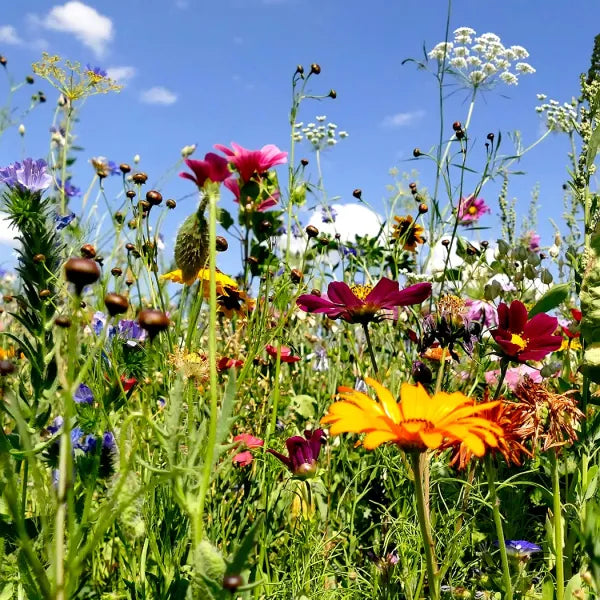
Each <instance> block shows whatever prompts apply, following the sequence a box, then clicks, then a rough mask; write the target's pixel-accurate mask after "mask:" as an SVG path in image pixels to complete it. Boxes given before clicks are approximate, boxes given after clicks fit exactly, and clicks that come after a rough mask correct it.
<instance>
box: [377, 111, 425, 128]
mask: <svg viewBox="0 0 600 600" xmlns="http://www.w3.org/2000/svg"><path fill="white" fill-rule="evenodd" d="M424 116H425V111H424V110H415V111H413V112H400V113H396V114H394V115H388V116H387V117H385V119H383V121H382V122H381V126H382V127H389V128H393V127H406V126H408V125H414V124H415V123H416V122H417V121H420V120H421V119H422V118H423V117H424Z"/></svg>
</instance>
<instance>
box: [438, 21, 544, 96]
mask: <svg viewBox="0 0 600 600" xmlns="http://www.w3.org/2000/svg"><path fill="white" fill-rule="evenodd" d="M476 33H477V32H476V31H475V30H474V29H471V28H470V27H459V28H458V29H456V30H455V31H454V39H453V40H452V41H448V42H440V43H439V44H437V45H436V46H434V47H433V48H432V49H431V50H430V52H429V54H428V56H429V58H430V59H431V60H437V61H438V63H440V68H444V69H448V71H449V72H450V73H451V74H453V75H455V76H456V77H458V78H459V79H461V80H462V81H463V83H464V84H465V85H466V86H467V87H471V88H475V89H477V88H479V87H483V86H486V87H488V86H491V85H494V84H496V83H498V82H502V83H505V84H506V85H517V83H518V81H519V75H528V74H531V73H535V69H534V68H533V67H532V66H531V65H530V64H529V63H526V62H523V60H524V59H526V58H527V57H528V56H529V52H527V50H526V49H525V48H523V46H516V45H515V46H510V47H506V46H504V44H503V43H502V41H501V40H500V37H499V36H497V35H496V34H495V33H484V34H482V35H480V36H476Z"/></svg>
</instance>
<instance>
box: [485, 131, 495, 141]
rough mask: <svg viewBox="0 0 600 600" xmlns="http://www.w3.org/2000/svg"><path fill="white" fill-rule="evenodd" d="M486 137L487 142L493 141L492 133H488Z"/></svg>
mask: <svg viewBox="0 0 600 600" xmlns="http://www.w3.org/2000/svg"><path fill="white" fill-rule="evenodd" d="M486 137H487V139H488V140H490V142H493V141H494V134H493V133H488V134H487V136H486Z"/></svg>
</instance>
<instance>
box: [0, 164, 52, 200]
mask: <svg viewBox="0 0 600 600" xmlns="http://www.w3.org/2000/svg"><path fill="white" fill-rule="evenodd" d="M46 167H47V164H46V161H45V160H43V159H41V158H40V159H38V160H35V161H34V160H33V159H32V158H26V159H25V160H24V161H23V164H21V163H20V162H14V163H12V164H10V165H8V167H4V168H0V183H4V184H5V185H7V186H8V187H9V188H17V189H20V190H22V191H24V190H27V191H29V192H43V191H44V190H46V189H48V188H49V187H50V184H51V183H52V177H51V176H50V174H49V173H48V172H47V171H46Z"/></svg>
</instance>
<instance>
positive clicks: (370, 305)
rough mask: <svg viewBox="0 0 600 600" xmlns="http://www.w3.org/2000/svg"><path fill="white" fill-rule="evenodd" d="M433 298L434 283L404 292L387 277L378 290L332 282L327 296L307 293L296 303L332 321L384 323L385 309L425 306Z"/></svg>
mask: <svg viewBox="0 0 600 600" xmlns="http://www.w3.org/2000/svg"><path fill="white" fill-rule="evenodd" d="M430 295H431V284H430V283H416V284H415V285H411V286H409V287H407V288H405V289H403V290H401V289H400V286H399V285H398V282H397V281H392V280H391V279H388V278H387V277H384V278H383V279H381V281H379V282H378V283H377V285H376V286H375V287H371V286H370V285H353V286H352V287H350V286H348V285H346V284H345V283H344V282H342V281H332V282H331V283H330V284H329V286H328V288H327V295H326V296H318V295H316V294H303V295H302V296H300V297H299V298H298V300H297V301H296V304H298V306H299V307H300V308H301V309H302V310H304V311H306V312H311V313H323V314H325V315H327V316H328V317H329V318H330V319H339V318H342V319H344V320H345V321H348V323H363V324H364V323H369V322H371V321H381V320H382V319H383V318H384V317H383V316H381V315H380V314H379V313H380V312H381V311H382V310H390V311H393V310H394V308H395V307H396V306H409V305H411V304H421V302H423V301H424V300H426V299H427V298H429V296H430Z"/></svg>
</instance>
